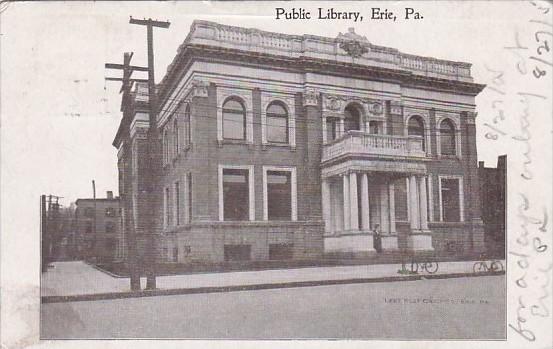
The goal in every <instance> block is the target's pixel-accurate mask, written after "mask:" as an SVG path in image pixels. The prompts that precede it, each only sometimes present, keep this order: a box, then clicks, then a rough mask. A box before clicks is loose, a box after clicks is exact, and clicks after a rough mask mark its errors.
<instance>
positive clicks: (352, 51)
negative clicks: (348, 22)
mask: <svg viewBox="0 0 553 349" xmlns="http://www.w3.org/2000/svg"><path fill="white" fill-rule="evenodd" d="M337 39H338V40H340V41H341V43H340V48H341V49H342V50H344V51H346V52H347V53H348V55H350V56H351V57H354V58H357V57H361V56H362V55H363V54H365V53H367V52H369V49H368V48H367V45H369V41H368V40H367V38H366V37H364V36H361V35H358V34H356V33H355V29H354V28H349V29H348V32H347V33H345V34H342V33H339V34H338V37H337Z"/></svg>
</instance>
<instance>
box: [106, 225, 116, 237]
mask: <svg viewBox="0 0 553 349" xmlns="http://www.w3.org/2000/svg"><path fill="white" fill-rule="evenodd" d="M114 232H115V224H114V223H113V222H106V234H113V233H114Z"/></svg>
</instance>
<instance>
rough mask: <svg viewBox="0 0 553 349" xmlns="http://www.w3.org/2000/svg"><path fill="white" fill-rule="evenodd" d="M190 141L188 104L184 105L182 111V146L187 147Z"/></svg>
mask: <svg viewBox="0 0 553 349" xmlns="http://www.w3.org/2000/svg"><path fill="white" fill-rule="evenodd" d="M191 141H192V139H191V132H190V104H188V103H187V104H186V109H185V111H184V144H185V145H188V144H190V142H191Z"/></svg>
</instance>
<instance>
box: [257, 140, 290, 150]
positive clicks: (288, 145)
mask: <svg viewBox="0 0 553 349" xmlns="http://www.w3.org/2000/svg"><path fill="white" fill-rule="evenodd" d="M269 147H275V148H289V149H290V150H291V151H295V150H296V146H293V145H291V144H290V143H271V142H269V143H264V144H262V145H261V149H262V150H267V148H269Z"/></svg>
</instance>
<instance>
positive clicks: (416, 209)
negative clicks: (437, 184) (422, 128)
mask: <svg viewBox="0 0 553 349" xmlns="http://www.w3.org/2000/svg"><path fill="white" fill-rule="evenodd" d="M348 136H353V137H355V136H356V135H355V134H354V135H351V134H346V136H345V137H344V138H342V139H339V140H337V142H336V143H335V144H337V143H339V142H343V141H344V140H346V139H347V138H348ZM363 137H366V136H365V135H363ZM378 137H379V138H383V136H380V135H379V136H378ZM388 138H394V137H388ZM390 144H393V142H392V143H390ZM333 145H334V144H330V145H329V146H327V148H326V150H327V151H328V152H327V153H323V166H322V188H321V189H322V208H323V218H324V221H325V251H326V252H363V251H364V252H374V251H375V250H374V246H373V233H374V231H375V230H377V231H378V232H379V233H380V234H381V237H382V249H383V250H397V249H398V234H397V230H396V197H395V182H396V181H397V180H398V179H403V180H406V181H407V183H408V185H407V188H408V194H407V201H408V202H407V207H408V210H409V214H408V216H409V232H408V235H407V237H406V244H407V248H408V249H409V250H413V251H428V250H432V238H431V235H430V231H429V229H428V214H427V210H428V202H427V189H426V188H427V185H426V181H427V174H426V173H427V171H426V164H425V162H424V160H423V159H417V158H403V159H397V158H386V157H384V158H382V157H379V158H374V157H364V156H362V154H361V155H357V154H351V153H348V154H343V153H342V154H339V153H335V154H332V155H334V156H333V158H325V157H324V156H325V155H326V156H328V155H330V154H329V153H330V152H331V151H332V149H331V147H332V146H333ZM343 149H344V147H343V146H342V149H341V150H343ZM343 155H346V156H343ZM337 158H341V159H337ZM324 160H326V161H324ZM333 160H334V161H333ZM336 160H338V161H336ZM340 160H341V161H340Z"/></svg>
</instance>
